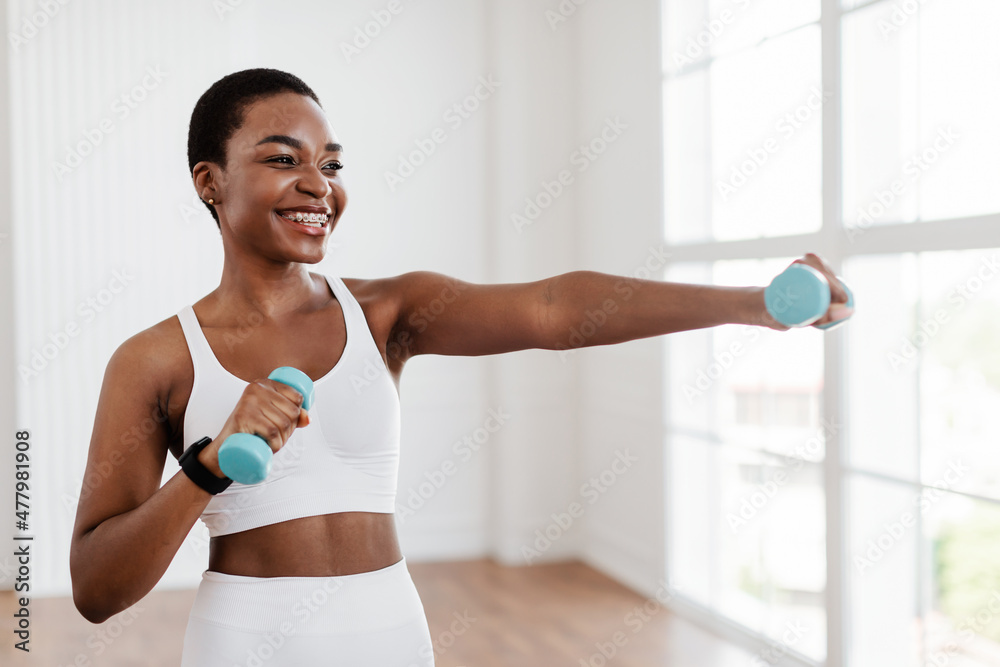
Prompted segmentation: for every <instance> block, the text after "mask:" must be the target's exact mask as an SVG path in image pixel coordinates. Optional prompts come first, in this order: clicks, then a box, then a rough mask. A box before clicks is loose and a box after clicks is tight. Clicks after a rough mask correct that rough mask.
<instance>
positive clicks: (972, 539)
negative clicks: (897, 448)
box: [925, 493, 1000, 667]
mask: <svg viewBox="0 0 1000 667" xmlns="http://www.w3.org/2000/svg"><path fill="white" fill-rule="evenodd" d="M928 502H931V501H928ZM926 514H927V522H926V527H927V533H928V540H927V541H926V543H925V553H926V554H927V561H928V567H927V571H928V575H929V578H930V581H929V582H928V585H927V586H926V590H927V591H928V597H929V601H928V602H929V604H928V611H927V616H926V619H925V620H926V627H927V638H926V641H927V646H926V650H927V656H926V658H925V662H926V664H931V665H934V664H947V665H953V666H956V667H998V666H1000V568H998V567H997V563H1000V507H998V506H997V505H994V504H992V503H985V502H978V501H975V500H971V499H969V498H963V497H961V496H955V495H954V494H950V493H946V494H944V496H943V497H942V498H941V499H940V500H939V501H937V502H936V503H934V504H932V505H931V506H930V509H928V511H927V513H926Z"/></svg>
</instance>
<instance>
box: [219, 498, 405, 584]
mask: <svg viewBox="0 0 1000 667" xmlns="http://www.w3.org/2000/svg"><path fill="white" fill-rule="evenodd" d="M402 557H403V555H402V552H401V551H400V550H399V541H398V539H397V537H396V523H395V519H394V515H392V514H380V513H374V512H339V513H337V514H323V515H319V516H308V517H303V518H301V519H292V520H290V521H283V522H281V523H275V524H271V525H269V526H261V527H260V528H253V529H251V530H246V531H242V532H239V533H231V534H229V535H219V536H216V537H213V538H212V539H211V542H210V546H209V556H208V569H209V570H212V571H215V572H223V573H226V574H237V575H244V576H250V577H320V576H337V575H342V574H357V573H360V572H371V571H372V570H379V569H382V568H384V567H388V566H390V565H392V564H394V563H397V562H399V561H400V560H401V559H402Z"/></svg>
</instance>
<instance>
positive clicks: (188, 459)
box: [177, 436, 233, 496]
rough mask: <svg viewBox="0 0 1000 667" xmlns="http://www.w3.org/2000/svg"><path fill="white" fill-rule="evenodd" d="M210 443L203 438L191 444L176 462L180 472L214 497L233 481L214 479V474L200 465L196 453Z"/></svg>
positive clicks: (209, 439)
mask: <svg viewBox="0 0 1000 667" xmlns="http://www.w3.org/2000/svg"><path fill="white" fill-rule="evenodd" d="M211 442H212V439H211V438H209V437H208V436H205V437H204V438H202V439H201V440H198V441H197V442H194V443H192V444H191V446H190V447H188V448H187V449H185V450H184V452H183V453H182V454H181V456H180V458H179V459H177V462H178V463H180V465H181V470H183V471H184V474H186V475H187V476H188V477H189V478H190V479H191V481H192V482H194V483H195V484H197V485H198V486H199V487H201V488H202V489H204V490H205V491H208V492H209V493H211V494H212V495H213V496H214V495H216V494H217V493H221V492H223V491H225V490H226V489H227V488H229V485H230V484H232V483H233V480H231V479H230V478H228V477H216V476H215V473H213V472H212V471H211V470H209V469H208V468H206V467H205V466H204V465H202V462H201V461H199V460H198V452H200V451H201V450H203V449H204V448H205V447H207V446H208V445H209V444H210V443H211Z"/></svg>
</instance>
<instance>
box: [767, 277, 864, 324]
mask: <svg viewBox="0 0 1000 667" xmlns="http://www.w3.org/2000/svg"><path fill="white" fill-rule="evenodd" d="M838 280H840V283H841V284H842V285H843V286H844V290H845V291H846V292H847V307H848V308H853V307H854V294H853V293H852V292H851V290H850V288H849V287H848V286H847V283H845V282H844V281H843V279H842V278H840V277H839V276H838ZM764 305H765V306H766V307H767V312H768V313H769V314H770V315H771V317H773V318H774V319H775V320H777V321H778V322H780V323H781V324H784V325H785V326H786V327H805V326H809V325H810V324H812V323H813V322H815V321H816V320H818V319H820V318H821V317H823V315H824V314H825V313H826V311H827V309H829V307H830V283H829V282H827V280H826V277H825V276H824V275H823V274H822V273H820V272H819V271H817V270H816V269H814V268H813V267H811V266H809V265H807V264H802V263H801V262H797V263H795V264H792V265H791V266H789V267H788V268H787V269H785V270H784V271H782V272H781V273H779V274H778V275H777V276H775V277H774V280H772V281H771V284H770V285H768V286H767V287H766V288H765V289H764ZM844 321H846V318H845V320H838V321H836V322H827V323H826V324H817V325H816V327H817V328H818V329H830V328H832V327H834V326H838V325H840V324H841V323H843V322H844Z"/></svg>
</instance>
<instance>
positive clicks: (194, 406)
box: [177, 276, 400, 537]
mask: <svg viewBox="0 0 1000 667" xmlns="http://www.w3.org/2000/svg"><path fill="white" fill-rule="evenodd" d="M325 277H326V280H327V283H328V284H329V285H330V288H331V289H332V290H333V293H334V295H335V296H336V297H337V300H338V301H339V302H340V305H341V308H342V310H343V313H344V321H345V324H346V326H347V343H346V346H345V348H344V352H343V354H342V356H341V358H340V360H339V361H338V362H337V365H336V366H334V367H333V369H332V370H330V372H329V373H327V374H326V375H324V376H323V377H321V378H319V379H318V380H314V382H313V386H314V397H313V405H312V407H311V408H310V410H309V419H310V421H309V425H308V426H305V427H302V428H296V429H295V431H293V432H292V435H291V437H290V438H289V439H288V441H287V442H286V443H285V444H284V446H282V448H281V449H279V450H278V451H277V452H276V453H275V454H274V457H273V459H272V460H271V472H270V473H269V475H268V477H267V479H265V480H264V481H263V482H261V483H259V484H251V485H245V484H240V483H239V482H233V483H232V484H230V485H229V488H227V489H226V490H225V491H223V492H221V493H219V494H217V495H215V496H213V497H212V499H211V500H210V501H209V503H208V506H207V507H206V508H205V511H204V512H203V513H202V515H201V520H202V521H203V522H204V523H205V525H206V526H207V527H208V532H209V535H210V536H211V537H215V536H216V535H228V534H230V533H238V532H240V531H243V530H250V529H251V528H257V527H259V526H266V525H269V524H272V523H278V522H281V521H287V520H290V519H297V518H300V517H306V516H315V515H318V514H331V513H335V512H382V513H389V514H391V513H392V512H393V511H394V510H395V499H396V482H397V472H398V468H399V425H400V413H399V396H398V394H397V393H396V386H395V384H394V383H393V380H392V378H391V377H390V375H389V371H388V370H387V369H386V367H385V362H384V361H383V360H382V355H381V354H380V353H379V350H378V347H377V346H376V345H375V340H374V338H373V337H372V334H371V330H370V329H369V328H368V323H367V321H366V320H365V314H364V311H362V310H361V305H360V304H359V303H358V302H357V300H356V299H355V298H354V295H353V294H351V292H350V291H349V290H348V289H347V286H346V285H344V282H343V281H342V280H341V279H340V278H337V277H330V276H325ZM177 317H178V319H179V320H180V323H181V327H182V328H183V330H184V337H185V339H186V340H187V345H188V350H190V352H191V360H192V362H193V363H194V384H193V386H192V388H191V398H190V399H189V400H188V404H187V410H186V412H185V414H184V448H185V449H187V448H188V447H189V446H190V445H191V444H192V443H194V442H196V441H197V440H199V439H200V438H202V437H203V436H208V437H210V438H214V437H216V436H217V435H218V434H219V432H220V431H221V430H222V427H223V425H224V424H225V423H226V420H227V419H228V418H229V415H230V413H231V412H232V411H233V408H234V407H235V406H236V403H237V402H238V401H239V398H240V396H241V395H242V394H243V390H244V389H245V388H246V386H247V385H248V384H249V383H247V382H245V381H243V380H241V379H240V378H238V377H236V376H235V375H233V374H231V373H230V372H229V371H227V370H226V369H225V368H223V367H222V364H221V363H220V362H219V360H218V358H217V357H216V356H215V353H214V352H212V348H211V346H210V345H209V344H208V340H207V339H206V338H205V334H204V332H203V331H202V329H201V325H200V324H199V322H198V318H197V316H196V315H195V312H194V309H193V308H192V307H191V306H190V305H189V306H185V307H184V308H183V309H181V310H180V312H178V313H177ZM280 365H283V364H280V363H278V364H276V366H280Z"/></svg>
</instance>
